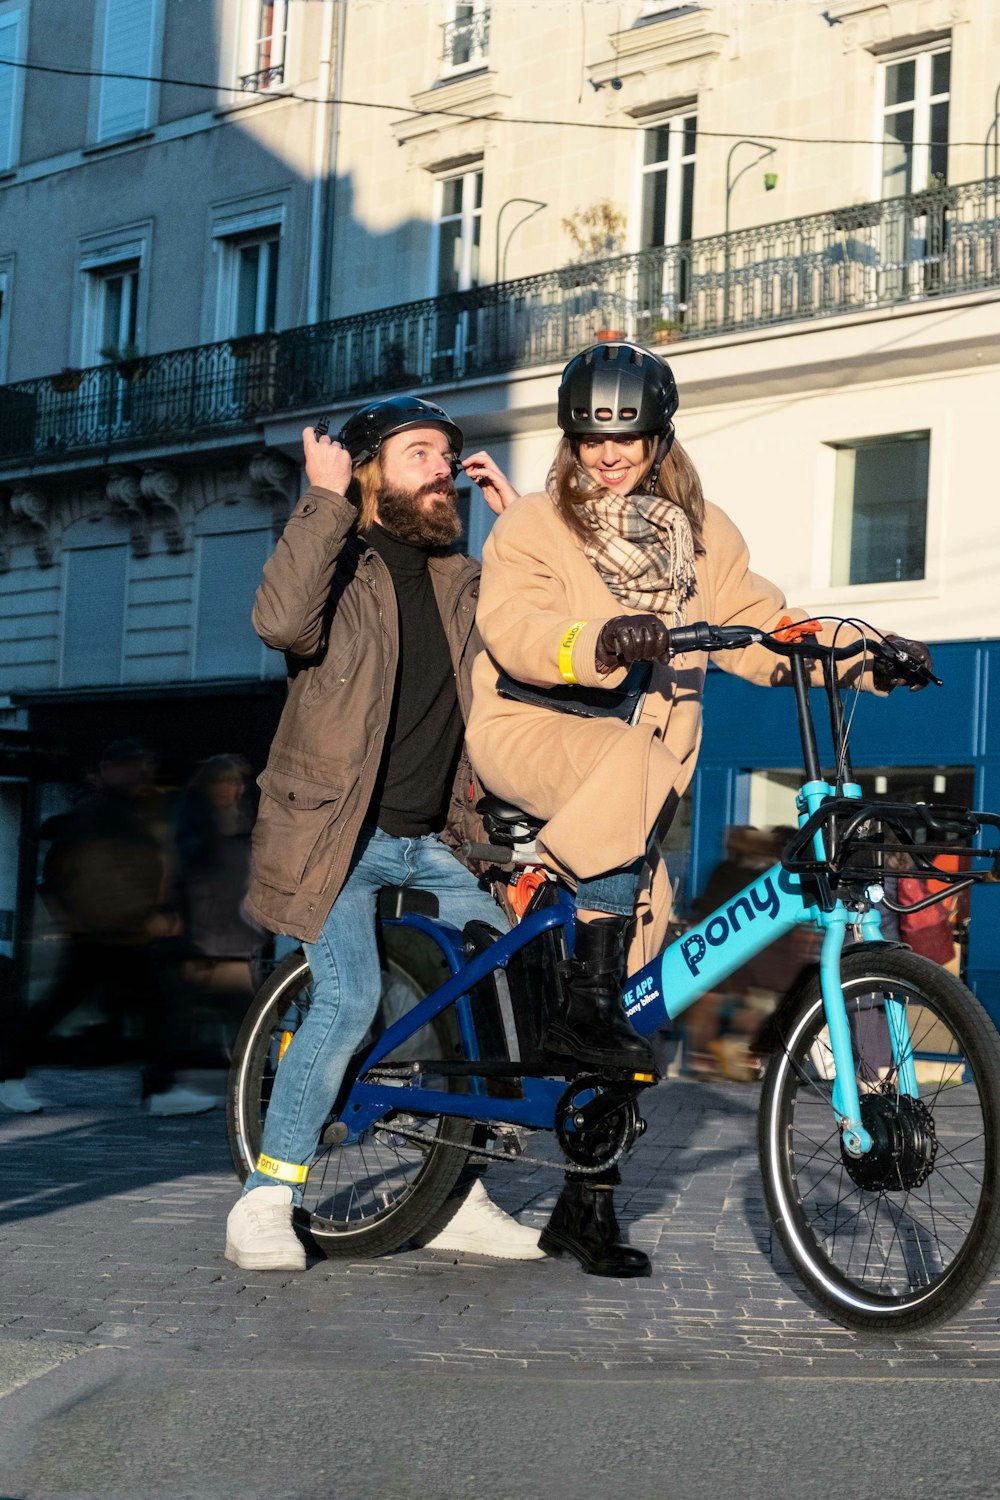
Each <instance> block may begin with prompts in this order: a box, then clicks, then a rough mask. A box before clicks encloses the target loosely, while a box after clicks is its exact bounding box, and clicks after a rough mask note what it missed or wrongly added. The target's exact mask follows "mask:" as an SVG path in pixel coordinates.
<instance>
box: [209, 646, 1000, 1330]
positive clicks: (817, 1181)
mask: <svg viewBox="0 0 1000 1500" xmlns="http://www.w3.org/2000/svg"><path fill="white" fill-rule="evenodd" d="M850 623H851V624H853V625H857V624H858V622H850ZM751 644H755V645H759V646H762V647H764V648H765V649H767V650H770V651H772V652H774V653H776V654H777V655H780V656H782V657H784V658H785V660H786V662H787V664H788V666H787V670H788V673H789V676H790V679H791V685H792V688H793V701H794V703H795V707H796V712H797V718H798V727H799V732H800V737H801V741H802V753H803V763H804V766H805V780H804V783H803V785H802V787H801V790H800V792H799V795H798V818H799V827H798V830H797V832H796V833H795V835H794V837H793V838H791V839H790V841H789V843H788V845H787V846H786V848H785V850H784V851H783V855H782V858H781V861H780V862H779V863H778V864H776V865H775V866H774V867H773V868H772V869H770V870H768V871H766V872H765V873H764V874H762V875H760V876H758V878H757V879H755V880H753V881H752V882H751V883H750V884H749V885H748V886H747V887H746V889H745V890H743V891H742V892H740V893H739V894H738V895H737V896H735V897H734V898H733V899H731V900H730V901H728V902H727V903H726V904H725V905H724V906H723V907H720V908H719V910H717V911H716V912H714V913H713V914H712V915H711V916H710V917H708V918H707V919H705V920H704V921H702V922H700V923H699V924H698V926H697V927H695V928H693V929H692V930H691V931H689V932H687V933H686V934H685V935H684V936H683V937H682V938H680V939H678V940H677V941H675V942H673V943H671V944H670V945H669V946H668V947H667V948H665V949H664V951H663V952H662V953H660V954H659V955H658V956H657V957H656V958H655V959H654V960H653V961H652V962H651V963H649V964H647V965H646V966H644V967H643V968H642V969H640V970H639V971H638V972H637V973H635V974H632V975H631V976H630V977H629V979H628V981H627V983H626V987H625V994H624V1002H625V1006H626V1009H627V1011H628V1014H629V1016H630V1018H631V1020H632V1023H633V1025H634V1026H635V1027H636V1029H637V1030H638V1031H639V1032H641V1033H643V1034H644V1035H649V1036H653V1035H655V1034H656V1033H658V1032H661V1031H662V1029H663V1028H664V1027H666V1026H668V1025H669V1024H670V1023H671V1022H672V1021H673V1020H674V1019H675V1018H676V1017H678V1016H679V1015H681V1014H682V1013H683V1011H684V1010H685V1009H686V1008H687V1007H688V1006H689V1005H691V1004H692V1003H693V1002H694V1001H695V1000H696V999H698V998H699V997H700V996H701V995H702V994H705V993H707V992H708V991H710V990H712V989H713V988H715V987H717V986H718V985H719V984H720V983H721V982H722V980H724V979H725V978H726V977H727V976H728V975H729V974H731V973H732V972H733V971H734V970H735V969H737V968H738V967H740V966H741V965H742V964H744V963H745V962H747V961H748V959H750V958H751V957H752V956H754V955H755V954H757V953H759V952H761V951H762V950H763V949H764V948H766V947H767V946H769V945H770V944H771V943H772V942H774V941H775V940H776V939H777V938H779V937H781V936H782V935H784V934H786V933H787V932H789V931H790V930H791V929H792V928H793V927H795V926H796V925H798V924H805V925H807V926H811V927H812V928H814V929H816V930H817V931H818V932H820V933H821V934H822V948H821V956H820V959H819V961H818V963H817V964H816V965H814V966H812V967H811V968H810V969H808V970H807V971H806V972H805V974H804V976H803V977H802V979H801V980H800V981H799V983H798V984H797V986H796V988H795V990H794V992H793V993H791V994H789V995H788V996H787V997H786V998H785V999H784V1001H783V1002H782V1004H781V1005H780V1007H779V1009H778V1011H777V1013H776V1014H775V1016H774V1017H773V1019H772V1023H771V1026H770V1028H769V1032H770V1037H771V1054H770V1056H769V1059H768V1062H767V1067H766V1072H765V1076H764V1083H763V1088H762V1090H761V1098H760V1110H759V1129H758V1150H759V1158H760V1167H761V1172H762V1175H763V1181H764V1190H765V1197H766V1202H767V1207H768V1211H769V1214H770V1217H771V1219H772V1222H773V1225H774V1228H775V1230H776V1233H777V1235H778V1238H779V1240H780V1242H781V1244H782V1246H783V1247H784V1250H785V1252H786V1254H787V1256H788V1259H789V1260H790V1262H791V1265H792V1267H793V1269H794V1271H795V1273H796V1274H797V1276H798V1277H799V1278H800V1280H801V1282H802V1284H803V1286H804V1287H805V1289H806V1291H807V1293H808V1294H809V1295H810V1296H811V1297H812V1298H813V1299H815V1300H816V1301H817V1302H818V1303H819V1304H820V1305H821V1306H822V1307H823V1308H824V1309H825V1310H826V1311H827V1312H828V1313H830V1314H831V1315H832V1316H833V1317H834V1318H836V1319H837V1320H838V1321H840V1322H841V1323H843V1324H845V1325H846V1326H848V1327H852V1328H857V1329H867V1330H871V1329H895V1330H897V1331H901V1330H906V1329H917V1328H926V1327H929V1326H931V1325H933V1324H935V1323H937V1322H940V1321H942V1320H944V1319H946V1318H948V1317H950V1316H952V1315H953V1314H954V1313H955V1312H956V1311H957V1309H959V1308H960V1307H962V1306H963V1305H964V1304H965V1303H966V1302H967V1301H968V1300H969V1299H970V1298H971V1297H973V1296H974V1295H975V1294H976V1292H977V1291H979V1289H980V1288H981V1287H982V1285H983V1283H984V1282H985V1280H986V1279H987V1277H988V1276H989V1275H990V1272H991V1270H992V1269H993V1266H994V1264H995V1263H996V1260H997V1255H998V1252H1000V1038H998V1036H997V1032H996V1030H995V1029H994V1026H993V1024H992V1023H991V1021H990V1020H989V1018H988V1017H987V1015H986V1014H985V1012H984V1011H983V1009H982V1007H981V1006H980V1004H979V1002H978V1001H977V999H976V997H975V996H974V995H973V994H972V993H971V992H970V991H969V990H968V989H967V988H966V987H965V985H964V984H962V983H961V982H960V981H959V980H958V979H957V978H955V977H954V976H953V975H952V974H950V973H948V972H946V971H945V970H943V969H941V968H940V967H938V965H936V964H934V963H932V962H930V961H929V960H927V959H925V958H922V957H919V956H918V955H916V954H914V953H912V952H910V951H909V949H907V948H906V947H905V945H903V944H900V943H891V942H886V941H884V940H883V939H882V936H881V930H880V916H879V911H880V909H881V908H882V907H883V905H892V904H893V900H892V897H891V896H890V895H888V894H887V887H888V888H889V889H891V888H892V887H891V882H890V880H889V871H888V869H887V866H886V861H887V859H889V857H890V856H892V863H893V869H894V871H895V872H896V873H898V872H899V870H900V866H903V867H904V869H905V871H908V872H910V873H915V874H918V875H925V876H927V877H928V878H932V879H933V880H934V881H935V882H941V886H940V888H939V889H937V890H936V891H935V892H934V893H932V894H929V895H928V896H927V898H926V900H924V901H921V902H920V903H919V905H921V906H923V905H927V904H929V903H931V902H933V901H936V900H940V899H943V898H944V897H945V896H947V895H948V894H951V893H952V892H954V891H955V890H957V889H960V888H962V887H963V886H967V885H970V884H972V883H973V882H976V881H981V880H986V879H992V880H996V879H997V878H998V876H1000V818H998V817H997V816H995V815H993V814H990V813H984V812H974V811H970V810H969V809H966V808H961V807H956V806H952V805H941V804H931V803H928V804H922V803H921V804H916V805H910V804H902V803H890V802H884V801H867V800H865V798H864V797H863V795H862V790H861V787H860V786H859V785H858V784H857V782H855V781H854V779H853V773H852V770H851V763H850V754H849V728H850V715H849V714H848V713H847V712H846V709H845V700H844V697H843V695H842V692H841V690H840V688H839V686H838V681H837V671H838V663H839V662H842V661H844V660H846V659H848V658H850V657H855V656H858V655H859V654H861V653H865V654H866V657H868V658H871V657H877V656H879V655H882V656H883V657H885V656H888V657H890V658H891V659H892V660H893V662H894V663H895V665H896V668H897V675H902V676H904V677H905V678H906V679H907V680H908V681H910V682H911V683H913V684H917V685H923V684H924V683H926V682H928V681H931V680H933V681H937V679H932V678H931V676H930V673H929V672H928V670H927V668H926V667H925V666H924V665H923V664H922V663H920V662H918V661H915V660H913V659H911V658H908V657H906V656H905V654H901V653H900V652H899V651H898V650H897V648H896V647H895V646H894V645H891V644H889V643H887V642H884V641H883V640H881V639H880V638H878V637H877V634H876V633H875V632H873V631H872V630H871V627H864V631H863V633H862V635H861V636H860V637H859V638H858V639H856V640H852V641H851V643H850V644H848V645H845V646H838V645H837V644H836V638H835V639H834V644H833V645H832V646H822V645H819V644H818V643H817V642H816V641H815V640H812V639H809V638H808V637H805V638H803V637H801V636H800V638H798V639H789V638H788V632H787V631H786V632H782V633H779V634H772V635H767V634H764V633H762V632H761V631H759V630H754V629H750V628H745V627H742V626H730V627H715V626H710V625H707V624H696V625H692V626H688V627H684V628H683V629H682V630H680V631H675V632H672V646H673V648H674V649H675V650H678V651H680V650H698V651H705V652H715V651H725V650H736V649H743V648H745V647H746V646H748V645H751ZM810 661H819V662H821V663H822V668H823V678H824V683H825V701H826V707H827V710H828V712H829V717H830V727H831V732H832V738H833V746H834V760H835V764H834V766H833V767H832V768H831V770H830V771H829V773H828V774H824V773H823V771H822V770H821V767H820V760H819V752H818V748H817V743H818V742H817V733H816V726H815V722H814V719H813V706H814V703H815V702H816V701H817V700H818V699H819V698H820V696H821V695H820V694H819V693H818V692H817V693H812V692H811V691H810V683H809V676H808V671H809V668H808V663H809V662H810ZM480 809H481V811H482V813H483V818H484V826H485V828H486V832H487V837H488V840H489V841H488V842H486V843H483V844H477V845H470V846H467V850H466V852H467V853H468V854H469V855H470V856H471V857H473V858H477V859H479V860H481V861H484V862H485V863H486V865H488V866H489V873H490V875H491V876H492V877H493V878H494V880H496V881H498V882H501V883H502V884H503V886H504V888H505V889H504V897H505V904H506V905H507V906H508V909H511V908H513V910H514V912H515V914H516V915H517V917H518V918H519V919H518V920H517V921H516V923H515V925H514V926H513V927H512V929H511V930H510V931H509V932H506V933H501V932H499V931H498V930H496V929H493V928H491V927H489V926H487V925H486V924H484V923H470V924H469V926H468V927H467V928H466V930H465V931H464V932H458V931H457V930H456V929H454V928H451V927H448V926H447V925H445V924H443V923H441V922H439V921H437V920H436V918H435V913H434V910H433V898H432V897H429V896H428V894H427V893H425V892H420V891H415V892H414V891H407V890H405V889H399V890H396V889H393V890H389V891H384V892H383V893H382V905H381V916H380V927H381V939H382V951H383V955H384V962H383V1008H382V1013H381V1014H380V1018H379V1021H378V1023H377V1024H376V1027H375V1028H374V1029H373V1032H372V1033H371V1034H370V1036H369V1038H368V1039H366V1042H365V1045H364V1047H363V1048H362V1050H361V1051H360V1052H359V1053H358V1055H357V1056H356V1057H355V1059H354V1061H353V1064H352V1066H351V1067H350V1068H349V1069H348V1071H347V1074H346V1076H345V1079H344V1083H343V1087H342V1089H341V1092H340V1095H339V1096H338V1098H337V1099H331V1101H330V1115H329V1119H328V1122H327V1126H326V1128H325V1130H324V1132H323V1137H322V1141H321V1144H320V1147H319V1151H318V1153H317V1156H316V1159H315V1161H314V1164H313V1166H312V1168H311V1170H310V1175H309V1179H308V1183H307V1191H306V1199H305V1205H304V1208H303V1209H302V1211H301V1216H302V1223H303V1226H304V1227H307V1228H308V1230H309V1231H310V1233H311V1234H312V1237H313V1239H314V1241H315V1243H316V1244H317V1245H318V1247H319V1248H320V1249H321V1250H322V1251H323V1252H324V1253H325V1254H327V1255H329V1256H355V1257H356V1256H365V1255H382V1254H387V1253H391V1252H392V1251H393V1250H396V1249H398V1248H399V1247H401V1246H402V1245H404V1244H406V1243H407V1242H408V1241H409V1239H410V1238H411V1237H412V1236H414V1235H416V1234H418V1233H419V1231H420V1229H421V1228H422V1227H423V1225H424V1224H426V1223H427V1221H428V1220H429V1219H430V1218H431V1216H432V1215H433V1214H434V1213H435V1212H436V1210H437V1209H438V1208H439V1207H440V1205H441V1203H442V1202H443V1201H444V1199H445V1198H446V1197H447V1195H448V1194H449V1192H450V1191H451V1189H452V1188H453V1187H454V1185H455V1183H456V1181H457V1179H458V1176H459V1173H460V1172H461V1171H462V1169H463V1167H464V1166H465V1165H466V1163H467V1162H468V1161H469V1160H470V1159H473V1160H480V1161H482V1160H488V1161H491V1162H492V1161H495V1160H498V1161H508V1162H509V1161H512V1160H513V1161H522V1162H523V1161H525V1160H527V1161H534V1160H539V1159H544V1160H545V1161H546V1164H547V1165H550V1166H561V1167H562V1168H566V1167H567V1166H568V1167H571V1168H572V1170H573V1171H574V1172H581V1173H601V1172H605V1171H606V1170H607V1169H608V1167H609V1166H611V1165H612V1164H613V1163H614V1162H616V1161H617V1160H618V1159H619V1158H620V1157H622V1156H623V1155H624V1154H625V1153H626V1152H628V1151H629V1150H630V1149H631V1147H632V1146H633V1144H634V1143H635V1141H636V1140H637V1139H638V1138H639V1136H640V1135H641V1133H642V1130H643V1122H642V1119H641V1116H640V1112H639V1105H640V1101H641V1098H642V1095H643V1093H644V1092H645V1090H646V1089H647V1088H649V1087H651V1086H653V1085H654V1084H655V1083H656V1082H657V1080H656V1078H655V1075H653V1074H633V1073H623V1072H620V1071H616V1070H604V1071H595V1070H592V1069H588V1070H586V1071H579V1072H575V1071H574V1065H573V1064H572V1063H571V1062H570V1061H569V1060H567V1059H566V1058H564V1057H558V1056H556V1055H554V1054H549V1053H547V1052H546V1049H545V1029H546V1026H547V1024H548V1023H549V1021H550V1020H551V1019H552V1018H553V1017H554V1016H555V1015H556V1014H558V1012H559V1009H560V1006H561V1004H562V988H561V984H562V981H561V975H560V964H561V962H562V960H563V959H565V957H566V956H567V955H568V954H569V953H571V952H572V946H573V937H574V920H575V914H574V907H573V901H572V897H571V895H570V893H569V891H568V890H567V889H566V888H565V887H564V886H563V885H562V884H561V883H560V882H559V881H558V880H556V879H555V878H554V877H553V876H552V875H551V874H550V873H548V872H546V871H545V870H544V869H543V868H542V867H541V866H540V864H539V863H538V860H537V856H536V854H535V850H534V838H535V835H536V834H537V832H538V829H539V826H540V825H539V824H538V823H537V821H535V820H533V819H531V818H530V817H528V816H527V814H525V813H524V812H522V811H521V810H520V809H518V808H516V807H512V806H510V805H507V804H504V803H502V802H500V801H499V800H498V799H496V798H492V797H487V798H485V799H484V800H483V802H482V803H481V804H480ZM940 854H949V855H952V856H958V858H957V859H954V858H953V859H952V860H950V861H949V864H950V865H953V866H957V867H958V868H957V869H955V870H952V871H942V870H940V869H939V868H938V867H937V866H936V865H935V864H934V860H935V857H936V856H938V855H940ZM529 891H530V898H529V897H527V892H529ZM310 998H311V988H310V975H309V969H308V965H307V963H306V961H305V958H304V956H303V955H302V954H301V953H297V954H292V955H291V956H290V957H289V958H287V959H285V961H284V962H283V963H282V964H280V965H279V966H278V967H277V969H276V970H275V972H274V973H273V974H272V975H271V977H270V979H269V980H268V981H267V982H266V984H265V985H264V986H263V987H262V989H261V990H260V992H259V993H258V995H257V996H256V997H255V999H254V1002H253V1004H252V1006H251V1008H250V1011H249V1013H248V1015H247V1017H246V1020H245V1022H244V1025H243V1027H242V1030H241V1032H240V1036H239V1038H238V1041H237V1046H236V1052H235V1056H234V1060H233V1066H232V1070H231V1075H230V1086H229V1108H228V1123H229V1135H230V1146H231V1151H232V1156H233V1162H234V1165H235V1167H236V1169H237V1171H238V1173H239V1174H240V1176H241V1177H242V1178H244V1179H245V1178H246V1176H247V1174H248V1172H249V1171H250V1169H251V1166H252V1164H253V1162H254V1161H255V1159H256V1156H257V1153H258V1151H259V1148H260V1141H261V1135H262V1128H263V1120H264V1117H265V1115H266V1111H267V1107H268V1101H269V1098H270V1092H271V1087H272V1084H273V1080H274V1076H275V1073H276V1071H277V1069H278V1067H279V1066H280V1064H281V1058H282V1056H283V1054H284V1050H285V1048H286V1047H287V1046H288V1045H289V1044H290V1042H291V1041H292V1039H293V1037H294V1034H295V1031H296V1029H297V1027H298V1026H299V1025H300V1024H301V1021H302V1018H303V1016H304V1015H305V1014H306V1013H307V1011H308V1007H309V1004H310ZM666 1086H668V1087H669V1084H667V1085H666ZM546 1140H548V1141H552V1140H554V1141H555V1142H556V1143H557V1145H558V1148H559V1157H558V1159H555V1160H553V1159H552V1157H551V1155H550V1156H549V1157H543V1158H539V1157H536V1156H534V1155H533V1154H532V1153H533V1152H534V1151H535V1150H536V1149H537V1148H538V1146H539V1145H543V1144H544V1143H545V1142H546Z"/></svg>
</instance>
